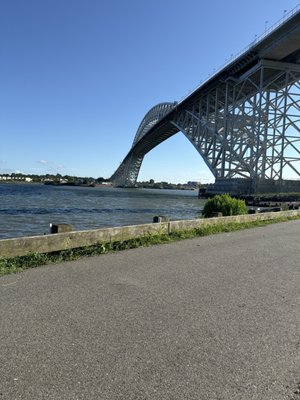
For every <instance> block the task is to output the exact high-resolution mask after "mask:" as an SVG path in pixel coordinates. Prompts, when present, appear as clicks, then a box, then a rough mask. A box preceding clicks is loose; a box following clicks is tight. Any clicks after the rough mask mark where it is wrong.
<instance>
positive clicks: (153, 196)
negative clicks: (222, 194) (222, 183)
mask: <svg viewBox="0 0 300 400" xmlns="http://www.w3.org/2000/svg"><path fill="white" fill-rule="evenodd" d="M203 205H204V200H198V198H197V192H196V191H186V190H157V189H118V188H102V187H95V188H85V187H72V186H48V185H39V184H36V185H34V184H23V185H22V184H1V185H0V239H5V238H11V237H20V236H32V235H43V234H44V233H49V226H50V223H68V224H72V225H73V226H74V228H75V229H76V230H85V229H97V228H102V227H111V226H124V225H136V224H143V223H151V222H152V220H153V217H154V216H155V215H166V216H168V217H169V218H170V220H178V219H193V218H196V217H197V216H198V215H199V214H200V212H201V209H202V208H203Z"/></svg>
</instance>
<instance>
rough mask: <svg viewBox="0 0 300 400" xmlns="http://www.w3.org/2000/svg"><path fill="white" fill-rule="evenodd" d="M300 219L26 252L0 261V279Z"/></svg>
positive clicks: (237, 224) (195, 229)
mask: <svg viewBox="0 0 300 400" xmlns="http://www.w3.org/2000/svg"><path fill="white" fill-rule="evenodd" d="M296 219H300V216H293V217H278V218H276V219H272V220H266V221H260V220H257V221H250V222H242V223H237V222H232V223H225V224H224V223H223V224H222V223H220V224H216V225H211V226H203V227H198V228H192V229H188V230H181V231H175V232H172V233H170V234H156V235H147V236H141V237H138V238H134V239H130V240H126V241H122V242H114V243H98V244H95V245H92V246H87V247H81V248H78V249H69V250H63V251H59V252H53V253H45V254H39V253H30V254H28V255H26V256H21V257H15V258H10V259H7V258H0V276H2V275H7V274H13V273H17V272H21V271H24V270H26V269H28V268H35V267H38V266H41V265H46V264H54V263H60V262H63V261H74V260H78V259H80V258H82V257H91V256H95V255H100V254H105V253H110V252H115V251H121V250H126V249H134V248H137V247H142V246H144V247H145V246H152V245H155V244H164V243H170V242H175V241H178V240H183V239H191V238H195V237H200V236H208V235H213V234H217V233H222V232H233V231H238V230H242V229H249V228H254V227H262V226H266V225H270V224H274V223H278V222H285V221H289V220H296Z"/></svg>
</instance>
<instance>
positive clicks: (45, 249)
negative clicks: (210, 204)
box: [0, 210, 300, 258]
mask: <svg viewBox="0 0 300 400" xmlns="http://www.w3.org/2000/svg"><path fill="white" fill-rule="evenodd" d="M298 215H300V210H289V211H279V212H268V213H262V214H248V215H237V216H231V217H217V218H207V219H193V220H182V221H170V222H161V223H155V224H153V223H152V224H143V225H133V226H122V227H115V228H103V229H95V230H86V231H73V232H63V233H57V234H51V235H43V236H29V237H21V238H13V239H3V240H0V257H3V258H13V257H17V256H24V255H26V254H28V253H51V252H54V251H61V250H67V249H74V248H78V247H84V246H90V245H93V244H97V243H111V242H118V241H124V240H129V239H134V238H136V237H139V236H148V235H155V234H170V233H171V232H175V231H180V230H188V229H193V228H198V227H205V226H211V225H216V224H220V223H221V224H228V223H233V222H235V223H239V222H241V223H242V222H248V221H256V220H261V221H262V220H270V219H276V218H279V217H292V216H298Z"/></svg>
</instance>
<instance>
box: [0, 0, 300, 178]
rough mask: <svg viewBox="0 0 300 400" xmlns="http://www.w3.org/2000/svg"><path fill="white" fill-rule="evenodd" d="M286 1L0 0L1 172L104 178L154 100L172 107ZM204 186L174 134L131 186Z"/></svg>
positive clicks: (193, 158) (202, 169)
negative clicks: (191, 182)
mask: <svg viewBox="0 0 300 400" xmlns="http://www.w3.org/2000/svg"><path fill="white" fill-rule="evenodd" d="M297 3H298V2H297V1H290V0H284V1H283V0H264V1H261V0H252V1H241V0H227V1H214V0H211V1H209V2H204V1H201V0H185V1H180V0H151V1H150V0H147V1H146V0H51V1H50V0H0V36H1V42H0V56H1V64H0V65H1V67H0V70H1V74H0V80H1V90H0V143H1V145H0V146H1V147H0V173H11V172H22V173H28V174H33V173H37V174H44V173H61V174H63V175H65V174H69V175H77V176H93V177H99V176H103V177H105V178H108V177H109V176H110V175H112V173H113V172H114V170H115V169H116V168H117V167H118V165H119V164H120V162H121V161H122V160H123V158H124V157H125V155H126V154H127V152H128V150H129V149H130V147H131V145H132V141H133V138H134V136H135V133H136V130H137V128H138V126H139V123H140V122H141V120H142V118H143V116H144V115H145V114H146V113H147V111H148V110H149V109H150V108H151V107H153V106H154V105H156V104H158V103H160V102H165V101H180V100H181V99H182V98H183V97H184V96H186V95H187V94H188V93H189V92H190V91H191V90H193V89H195V88H196V87H197V86H198V84H199V82H200V81H201V80H204V79H205V78H206V77H207V75H208V74H209V73H211V72H212V71H213V70H214V69H215V68H218V67H219V66H221V65H222V64H223V63H224V62H225V60H226V59H227V58H229V57H230V56H231V54H236V53H238V52H239V51H240V50H242V49H243V48H244V47H245V46H247V45H248V44H249V43H250V42H251V41H253V40H254V38H255V35H259V34H262V33H263V32H264V30H265V28H268V27H270V26H271V25H272V24H273V23H275V22H276V21H277V20H279V19H280V18H282V16H283V14H284V11H285V10H287V11H289V10H291V9H292V8H294V7H295V6H296V5H297ZM151 178H153V179H155V180H156V181H161V180H164V181H169V182H186V181H188V180H197V181H201V182H207V181H213V178H212V176H211V174H210V173H209V171H208V169H207V167H206V166H205V164H204V162H203V161H202V160H201V157H200V156H199V154H198V153H197V152H196V150H195V149H194V148H193V146H192V145H191V144H190V143H189V142H188V140H187V139H186V138H185V137H184V135H183V134H181V133H180V134H177V135H175V136H173V137H172V138H170V139H169V140H167V141H166V142H164V143H162V144H161V145H160V146H158V147H156V148H155V149H153V150H152V151H151V152H150V153H148V154H147V155H146V157H145V159H144V162H143V164H142V167H141V171H140V175H139V178H138V180H148V179H151Z"/></svg>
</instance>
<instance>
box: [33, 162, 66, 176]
mask: <svg viewBox="0 0 300 400" xmlns="http://www.w3.org/2000/svg"><path fill="white" fill-rule="evenodd" d="M37 164H39V165H40V167H41V168H43V169H44V170H45V172H46V171H48V172H51V173H56V174H57V173H64V172H65V171H64V170H66V169H67V168H66V166H65V165H63V164H56V163H54V162H52V161H49V160H43V159H41V160H38V161H37Z"/></svg>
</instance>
